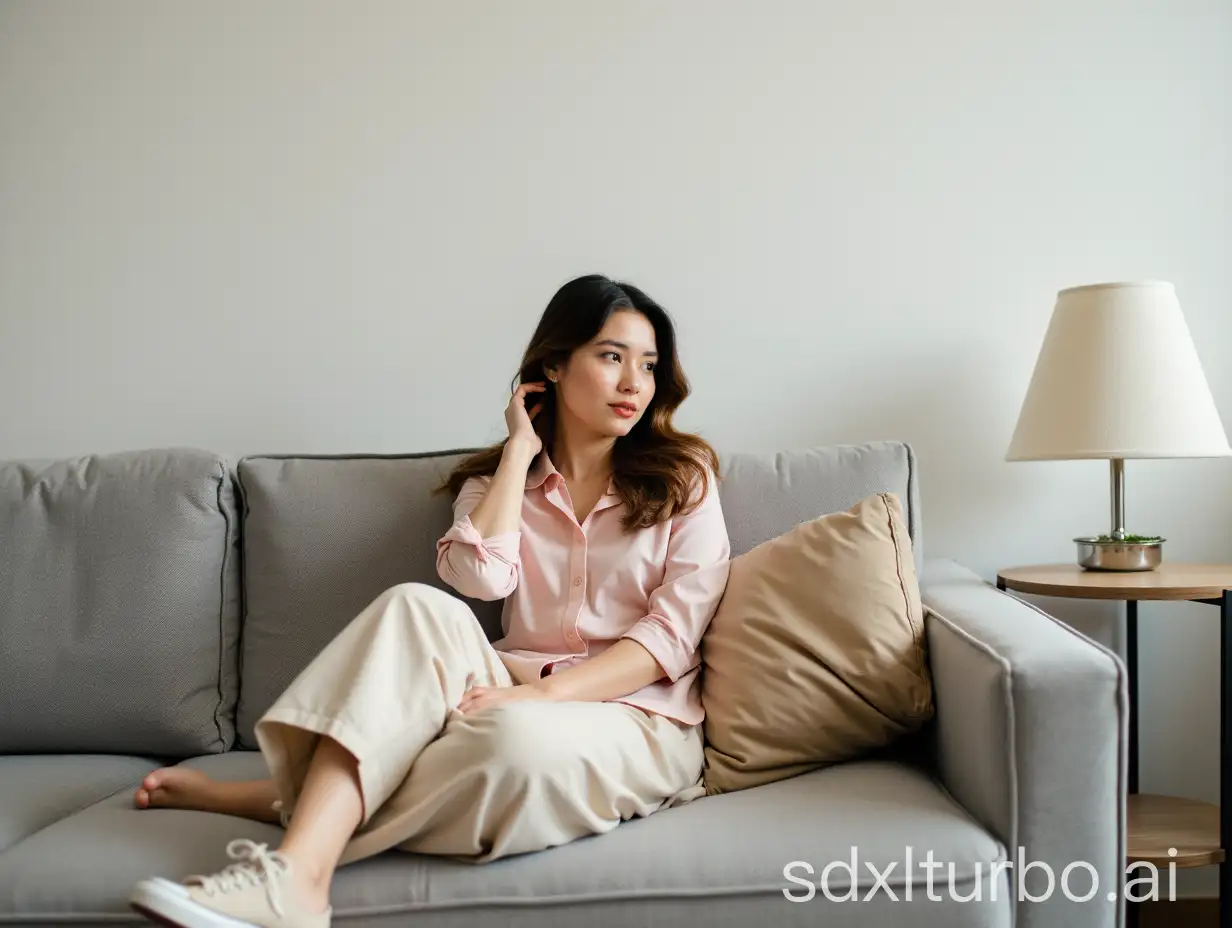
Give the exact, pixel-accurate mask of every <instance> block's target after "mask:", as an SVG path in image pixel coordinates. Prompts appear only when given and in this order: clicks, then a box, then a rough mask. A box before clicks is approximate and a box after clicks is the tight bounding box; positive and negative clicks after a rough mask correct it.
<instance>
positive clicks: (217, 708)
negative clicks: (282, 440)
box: [214, 463, 231, 751]
mask: <svg viewBox="0 0 1232 928" xmlns="http://www.w3.org/2000/svg"><path fill="white" fill-rule="evenodd" d="M218 466H219V468H220V469H221V471H222V473H221V474H220V475H219V477H218V484H217V486H216V487H215V488H214V502H215V504H216V505H217V506H218V514H219V515H221V516H222V523H223V539H222V568H221V570H220V571H219V577H218V676H217V683H218V702H216V703H215V704H214V729H215V731H217V732H218V745H219V749H220V750H223V751H225V750H226V749H227V739H226V738H225V737H224V736H223V733H222V711H223V703H224V702H225V701H226V696H225V694H224V692H223V683H222V681H223V673H224V671H225V667H224V664H225V661H226V653H227V637H226V609H227V566H228V565H229V564H230V563H231V519H230V518H229V517H228V516H227V511H226V509H225V508H224V506H223V499H222V487H223V481H224V480H226V478H227V468H226V466H225V465H223V464H221V463H220V464H219V465H218Z"/></svg>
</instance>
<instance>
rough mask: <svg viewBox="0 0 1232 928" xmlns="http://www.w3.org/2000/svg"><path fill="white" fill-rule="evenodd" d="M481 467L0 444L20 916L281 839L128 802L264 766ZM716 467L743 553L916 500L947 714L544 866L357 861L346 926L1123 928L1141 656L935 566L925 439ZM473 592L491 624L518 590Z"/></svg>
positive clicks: (424, 558) (420, 560) (49, 912)
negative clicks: (1133, 693) (885, 496)
mask: <svg viewBox="0 0 1232 928" xmlns="http://www.w3.org/2000/svg"><path fill="white" fill-rule="evenodd" d="M460 454H461V452H444V453H440V454H425V455H404V456H379V455H351V456H345V457H314V456H262V457H247V458H242V459H239V460H237V461H234V462H232V461H229V460H227V459H225V458H223V457H220V456H218V455H215V454H211V453H208V452H204V451H198V450H192V449H162V450H149V451H140V452H133V453H125V454H113V455H98V456H88V457H83V458H76V459H70V460H61V461H31V460H26V461H21V460H11V461H7V462H0V642H2V647H0V925H42V926H46V925H48V924H54V925H86V924H129V923H131V924H143V923H142V922H141V921H140V920H139V919H137V918H136V917H135V916H134V915H133V914H132V913H131V912H130V910H129V909H128V908H127V904H126V900H127V896H128V893H129V890H130V888H131V887H132V885H133V884H134V882H136V881H137V880H139V879H141V878H143V877H146V876H150V875H154V874H161V875H165V876H169V877H173V878H178V877H182V876H184V875H186V874H189V873H200V872H211V871H214V870H216V869H218V868H219V867H221V866H222V865H224V864H225V863H227V860H226V858H225V856H224V847H225V845H226V843H227V841H228V840H230V839H232V838H237V837H248V838H252V839H255V840H260V841H267V842H271V843H272V844H276V843H277V841H278V838H279V830H278V829H277V828H276V827H273V826H269V825H264V824H260V823H255V822H249V821H246V820H241V819H238V818H231V817H227V816H219V815H210V814H205V813H196V812H185V811H172V810H147V811H140V810H137V809H135V808H134V807H133V803H132V794H133V790H134V789H135V787H136V785H137V783H138V781H139V779H140V778H141V777H142V776H143V775H144V774H145V773H146V772H147V771H149V770H150V769H152V768H153V767H155V766H158V765H163V764H168V763H183V764H188V765H191V766H193V767H198V768H200V769H203V770H207V771H209V772H210V773H211V774H213V775H214V776H217V777H223V778H237V779H242V778H250V777H256V776H261V775H262V770H263V768H262V765H261V760H260V755H259V754H258V753H257V752H256V751H255V750H254V748H255V742H254V740H253V723H254V721H255V720H256V719H257V718H258V716H259V715H260V714H261V712H262V711H263V710H264V708H265V707H266V706H267V705H268V704H269V703H270V702H271V701H272V700H273V698H274V697H275V696H276V695H277V694H278V692H279V691H280V690H281V689H282V688H283V687H284V686H286V685H287V683H289V682H290V680H291V679H292V677H293V676H294V675H295V674H296V673H297V672H298V670H299V669H300V668H302V667H303V666H304V665H305V664H307V663H308V661H309V660H310V659H311V658H312V656H313V655H314V654H315V653H316V652H317V651H318V650H319V649H320V648H321V647H322V646H323V645H324V644H325V643H326V642H327V641H328V640H329V639H330V638H331V637H332V636H333V635H334V634H336V633H337V632H338V630H339V629H340V628H341V627H342V626H343V625H344V624H345V623H346V622H347V621H348V620H349V619H350V618H351V617H352V616H353V615H354V614H355V613H356V612H357V611H358V610H359V609H360V608H361V607H362V606H363V605H364V604H365V603H367V602H368V601H369V600H370V599H371V598H372V597H373V596H375V595H376V594H377V593H379V592H380V591H382V590H383V589H386V588H387V587H390V586H393V585H394V584H397V583H401V582H404V581H408V580H417V581H422V582H426V583H431V584H434V585H437V586H440V585H441V582H440V581H439V580H438V579H437V577H436V574H435V570H434V542H435V540H436V538H437V537H438V536H439V535H440V534H441V533H442V532H443V531H444V529H445V528H446V527H447V526H448V524H449V522H450V515H451V513H450V501H449V499H448V498H447V497H444V496H433V495H431V494H430V493H429V488H430V486H431V485H432V484H434V483H435V482H436V481H437V480H438V479H439V478H440V477H441V476H442V475H443V474H444V473H445V472H446V471H447V470H448V468H449V466H450V465H451V464H452V463H453V462H454V461H455V460H457V459H458V458H459V456H460ZM723 470H724V473H725V480H724V483H723V485H722V494H723V497H722V498H723V504H724V508H725V512H726V515H727V520H728V525H729V528H730V532H731V537H732V544H733V549H734V553H735V554H739V553H741V552H743V551H746V550H748V549H749V548H751V547H752V546H754V545H756V544H758V543H759V542H761V541H764V540H766V539H768V538H770V537H773V536H774V535H777V534H779V533H781V532H783V531H785V530H787V529H788V528H790V527H791V526H793V525H795V524H797V523H798V522H801V521H804V520H806V519H809V518H812V517H814V516H816V515H818V514H821V513H824V512H833V511H837V510H840V509H845V508H847V507H849V506H850V505H852V504H853V503H854V502H856V501H857V500H858V499H860V498H862V497H864V496H865V495H868V494H870V493H873V492H876V491H880V490H889V491H893V492H896V493H898V494H900V495H901V497H902V498H903V499H904V500H905V501H906V504H907V511H908V517H909V524H910V528H911V531H912V535H913V538H914V541H915V545H916V555H917V558H918V559H919V564H920V567H921V570H922V573H921V577H922V581H921V585H922V588H923V591H924V598H925V604H926V607H927V619H926V622H927V634H928V642H927V644H928V649H929V659H930V662H931V668H932V672H933V675H934V679H935V686H936V702H937V708H938V713H937V717H936V720H935V723H934V724H932V725H931V726H930V727H929V728H928V729H927V730H926V731H924V732H922V733H921V735H920V736H919V737H917V738H914V739H911V740H909V741H905V742H903V743H902V744H900V745H896V746H895V747H894V748H893V749H892V750H890V751H886V752H883V753H881V754H879V755H876V756H868V757H863V758H860V759H859V760H855V761H851V762H848V763H844V764H840V765H837V766H834V767H830V768H828V769H823V770H819V771H816V772H813V773H809V774H805V775H801V776H798V777H794V778H792V779H789V780H785V781H781V782H778V783H774V784H771V785H766V786H761V787H757V788H755V789H750V790H746V791H743V792H740V793H734V794H728V795H723V796H709V797H705V798H702V799H699V800H696V801H695V802H693V803H691V804H688V805H685V806H683V807H680V808H676V809H671V810H667V811H663V812H660V813H657V814H655V815H653V816H651V817H649V818H646V819H638V820H632V821H629V822H626V823H624V824H622V825H621V826H620V827H619V828H617V829H616V830H615V831H613V832H611V833H609V834H607V835H603V836H598V837H593V838H586V839H583V840H581V841H578V842H575V843H574V844H571V845H568V846H565V847H561V848H555V849H552V850H549V851H544V852H541V853H538V854H531V855H525V856H522V857H517V858H512V859H507V860H502V861H497V862H495V863H492V864H488V865H483V866H475V865H471V864H466V863H458V862H452V861H447V860H443V859H435V858H429V857H420V856H416V855H409V854H403V853H398V852H392V853H389V854H386V855H382V856H381V857H378V858H375V859H372V860H368V861H364V862H361V863H359V864H356V865H354V866H352V867H347V868H344V869H343V870H342V871H341V872H340V873H339V875H338V877H337V880H336V882H335V887H334V900H333V901H334V906H335V912H336V916H335V924H339V925H346V926H356V928H359V926H365V928H366V926H388V925H412V924H414V925H432V926H442V928H461V926H467V928H470V926H486V925H493V926H495V925H502V926H505V925H509V926H527V928H530V926H534V928H544V926H573V925H578V924H586V925H590V926H594V928H600V926H603V928H607V926H643V925H644V926H665V928H666V926H676V925H706V926H711V928H724V926H732V928H735V926H740V928H744V926H751V925H757V926H776V928H777V926H793V925H820V924H824V925H827V926H830V928H838V926H883V925H912V926H913V928H925V926H937V928H964V926H976V925H978V926H988V928H993V926H995V928H1008V926H1010V925H1012V924H1016V925H1018V926H1020V928H1045V926H1046V928H1064V926H1091V928H1094V926H1111V925H1114V924H1119V923H1120V911H1121V906H1120V904H1119V903H1117V902H1111V901H1109V900H1108V899H1107V892H1108V890H1109V889H1114V888H1116V887H1117V885H1118V880H1119V878H1120V874H1122V873H1123V866H1122V864H1121V861H1122V860H1123V855H1124V850H1125V838H1124V819H1125V807H1124V801H1123V793H1124V779H1125V769H1126V756H1125V750H1124V746H1123V745H1124V739H1123V737H1122V731H1123V728H1124V717H1125V712H1126V696H1125V682H1124V675H1123V670H1122V666H1121V664H1120V662H1119V661H1118V660H1117V659H1116V657H1115V656H1114V655H1112V654H1110V653H1109V652H1107V651H1105V650H1104V649H1102V648H1100V647H1099V646H1097V645H1095V644H1093V643H1092V642H1090V641H1088V640H1086V639H1084V638H1082V637H1080V636H1079V635H1077V634H1075V633H1074V632H1073V631H1071V630H1070V629H1068V628H1066V627H1065V626H1063V625H1061V624H1059V623H1058V622H1056V621H1054V620H1053V619H1052V618H1050V617H1049V616H1047V615H1045V614H1044V613H1042V612H1040V611H1038V610H1036V609H1034V608H1032V607H1031V606H1029V605H1026V604H1024V603H1022V602H1019V601H1018V600H1016V599H1014V598H1011V597H1010V596H1008V595H1006V594H1004V593H1001V592H998V591H997V590H996V589H995V588H993V587H992V586H990V585H989V584H987V583H985V582H984V581H983V580H981V579H980V578H979V577H977V576H976V575H975V574H973V573H971V572H970V571H968V570H966V569H964V568H963V567H961V566H959V565H958V564H955V563H953V562H949V561H944V560H924V558H923V556H922V555H923V545H922V535H921V520H920V509H919V497H918V472H917V467H916V460H915V457H914V455H913V453H912V451H911V448H910V447H909V446H907V445H905V444H902V443H897V442H884V443H873V444H868V445H860V446H842V447H831V448H820V449H812V450H806V451H800V452H793V453H784V454H777V455H749V454H727V455H725V456H724V458H723ZM472 605H473V606H474V608H475V610H476V612H477V613H478V615H479V616H480V619H481V621H483V622H484V623H485V627H487V628H488V629H489V631H490V632H492V633H494V632H495V631H496V629H497V627H498V608H499V604H495V603H473V604H472ZM1020 849H1021V850H1020ZM929 853H931V855H932V857H931V860H933V861H935V862H937V863H939V864H940V865H941V866H940V867H939V868H934V869H932V870H931V871H930V870H928V869H925V868H924V867H921V866H919V864H920V862H922V861H926V860H927V859H928V858H927V855H928V854H929ZM909 855H910V856H909ZM836 861H837V862H845V866H836V867H831V869H830V870H829V871H828V875H827V879H826V882H825V887H826V890H827V891H826V892H823V891H821V890H820V889H819V888H817V887H819V886H820V885H821V881H822V875H823V870H824V868H825V867H826V865H827V864H829V863H831V862H836ZM853 861H854V864H855V868H854V869H855V871H856V879H855V884H854V894H855V897H854V898H852V889H853V884H852V882H851V879H850V877H851V873H850V871H849V870H848V869H847V867H849V866H850V865H851V864H852V863H853ZM1025 861H1033V862H1037V866H1035V867H1034V869H1032V870H1031V871H1030V872H1029V873H1028V874H1027V876H1026V880H1025V885H1024V886H1023V889H1025V890H1027V891H1030V892H1031V893H1033V894H1035V895H1036V896H1040V895H1042V894H1044V892H1045V890H1046V889H1047V883H1048V879H1047V875H1046V874H1045V872H1044V869H1043V866H1044V865H1047V866H1048V867H1049V868H1051V871H1052V873H1053V876H1054V878H1056V879H1057V880H1058V881H1059V879H1060V876H1061V873H1062V871H1063V870H1064V869H1065V868H1066V866H1067V865H1069V864H1071V863H1073V862H1076V861H1078V862H1085V863H1086V864H1089V865H1090V866H1091V867H1092V868H1093V870H1094V871H1095V872H1096V873H1097V874H1098V879H1099V884H1098V891H1097V892H1096V893H1095V895H1094V897H1093V898H1092V899H1090V900H1089V901H1085V902H1077V901H1071V898H1070V897H1071V896H1074V895H1076V894H1085V893H1086V892H1087V891H1088V890H1089V889H1090V888H1091V881H1092V873H1091V871H1090V870H1086V869H1085V868H1084V869H1083V870H1081V871H1074V872H1070V873H1069V874H1068V877H1069V883H1068V885H1069V887H1070V894H1069V896H1067V895H1066V894H1065V893H1063V892H1062V890H1061V888H1060V885H1059V882H1058V885H1057V886H1056V889H1055V891H1054V892H1053V893H1052V895H1051V896H1050V897H1048V898H1047V899H1044V900H1042V901H1038V902H1029V901H1025V900H1020V897H1021V896H1022V895H1023V893H1022V891H1021V890H1020V884H1019V881H1018V879H1017V877H1018V873H1019V867H1020V865H1021V863H1023V862H1025ZM793 862H801V863H797V864H795V866H794V868H793V869H791V870H790V871H789V872H790V873H791V874H793V875H794V877H795V878H796V879H797V880H811V881H812V884H813V886H814V893H813V895H812V898H811V899H808V900H807V901H797V900H793V899H789V898H787V897H788V896H789V895H790V896H804V895H806V891H805V887H804V886H803V885H801V883H799V882H796V881H794V880H789V879H788V878H787V877H786V876H785V870H786V868H788V866H789V865H792V864H793ZM1006 863H1009V864H1010V866H1008V867H1007V866H1006ZM804 864H808V865H810V866H811V867H812V874H811V875H810V874H809V872H808V870H806V869H805V868H804V866H803V865H804ZM909 865H912V870H911V872H910V873H909V874H908V873H906V870H907V868H908V866H909ZM950 865H952V866H953V873H954V875H955V876H954V882H953V884H952V885H953V893H951V888H950V887H951V883H950V877H949V867H950ZM1079 866H1081V865H1079ZM871 868H875V869H876V871H877V874H884V879H883V880H882V882H881V884H880V885H878V877H877V876H875V875H874V873H873V872H872V869H871ZM930 873H931V875H932V877H931V878H932V886H933V895H934V899H932V900H930V899H929V898H928V894H927V890H928V885H929V884H928V882H927V881H928V879H929V876H930ZM874 887H876V890H877V891H876V892H875V894H872V895H871V897H870V891H871V890H872V889H874ZM977 892H978V894H979V896H980V898H979V899H976V900H973V901H966V902H963V901H959V900H958V899H957V898H956V896H955V895H954V894H961V895H963V896H967V895H971V894H974V893H977ZM891 894H892V895H891ZM908 896H910V901H908V898H907V897H908ZM829 897H833V898H829ZM994 897H995V898H994ZM938 900H939V901H938Z"/></svg>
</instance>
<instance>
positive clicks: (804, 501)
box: [720, 441, 923, 572]
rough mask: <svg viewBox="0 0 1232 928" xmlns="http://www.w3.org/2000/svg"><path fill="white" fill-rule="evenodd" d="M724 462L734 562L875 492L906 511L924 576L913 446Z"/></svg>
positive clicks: (808, 451) (837, 448)
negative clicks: (892, 499)
mask: <svg viewBox="0 0 1232 928" xmlns="http://www.w3.org/2000/svg"><path fill="white" fill-rule="evenodd" d="M720 463H721V467H722V472H723V482H722V484H721V490H720V498H721V499H722V501H723V515H724V516H725V517H726V519H727V533H728V535H730V536H731V546H732V557H733V558H734V557H738V556H740V555H741V554H744V553H745V552H746V551H751V550H752V549H753V548H755V547H757V545H759V544H761V543H762V542H763V541H769V540H770V539H771V538H777V537H778V536H779V535H782V534H783V533H784V532H787V531H789V530H791V529H792V528H794V527H795V526H797V525H800V524H801V523H803V522H808V521H811V520H812V519H816V518H817V517H818V516H822V515H826V514H827V513H832V512H846V511H847V510H848V509H850V508H851V507H852V506H854V505H855V504H856V503H858V502H860V500H862V499H865V498H867V497H869V496H872V495H873V494H875V493H893V494H895V495H896V496H897V497H898V498H899V500H900V502H901V505H902V507H903V509H904V512H903V519H904V521H905V522H906V525H907V531H908V533H909V534H910V536H911V543H912V553H913V561H914V562H915V567H916V570H917V572H918V571H919V569H920V567H921V565H922V563H923V560H922V558H923V555H922V550H923V540H922V538H921V532H920V500H919V477H918V474H917V471H916V460H915V454H914V452H913V450H912V448H911V446H910V445H908V444H906V443H904V442H901V441H875V442H868V443H866V444H859V445H831V446H827V447H818V448H805V449H801V450H798V451H780V452H775V453H769V454H750V453H739V454H724V455H720Z"/></svg>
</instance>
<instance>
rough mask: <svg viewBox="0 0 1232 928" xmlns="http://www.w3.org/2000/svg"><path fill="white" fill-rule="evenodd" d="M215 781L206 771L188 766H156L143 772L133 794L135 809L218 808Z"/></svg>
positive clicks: (202, 809) (207, 809) (204, 809)
mask: <svg viewBox="0 0 1232 928" xmlns="http://www.w3.org/2000/svg"><path fill="white" fill-rule="evenodd" d="M218 792H219V790H218V783H217V782H216V781H215V780H214V779H213V778H212V777H211V776H210V775H209V774H207V773H204V772H202V771H200V770H193V769H192V768H191V767H160V768H159V769H158V770H155V771H153V772H152V773H148V774H146V778H145V779H144V780H142V781H141V786H139V787H138V788H137V793H136V795H135V796H134V797H133V801H134V802H135V803H136V806H137V808H138V809H198V810H200V811H203V812H213V811H215V810H216V809H217V808H218V798H219V796H218Z"/></svg>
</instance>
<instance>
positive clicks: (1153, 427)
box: [1006, 281, 1232, 461]
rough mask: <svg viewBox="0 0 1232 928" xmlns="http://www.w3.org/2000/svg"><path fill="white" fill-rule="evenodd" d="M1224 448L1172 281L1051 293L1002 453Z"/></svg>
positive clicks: (1160, 454)
mask: <svg viewBox="0 0 1232 928" xmlns="http://www.w3.org/2000/svg"><path fill="white" fill-rule="evenodd" d="M1230 454H1232V448H1230V447H1229V446H1228V439H1227V436H1226V435H1225V433H1224V429H1223V424H1222V423H1221V422H1220V419H1219V412H1218V410H1217V409H1216V408H1215V400H1214V397H1212V396H1211V391H1210V387H1209V386H1208V385H1207V382H1206V375H1205V374H1203V372H1202V365H1201V363H1200V362H1199V360H1198V353H1197V350H1196V349H1195V348H1194V343H1193V338H1192V337H1191V336H1190V334H1189V328H1188V326H1186V324H1185V317H1184V315H1183V314H1182V313H1181V305H1180V302H1179V301H1178V300H1177V296H1176V289H1175V288H1174V287H1173V286H1172V284H1170V283H1166V282H1163V281H1144V282H1133V283H1106V284H1091V285H1088V286H1084V287H1071V288H1069V289H1067V290H1062V291H1060V293H1058V294H1057V302H1056V306H1055V307H1054V308H1053V312H1052V319H1051V320H1050V321H1049V323H1048V331H1047V333H1046V334H1045V336H1044V344H1043V346H1042V347H1041V348H1040V353H1039V357H1038V358H1037V359H1036V362H1035V371H1034V372H1033V373H1032V375H1031V382H1030V385H1029V386H1028V388H1027V395H1026V398H1025V399H1024V400H1023V404H1022V411H1021V412H1020V413H1019V416H1018V424H1017V426H1016V427H1015V429H1014V435H1013V438H1012V439H1011V440H1010V447H1009V451H1008V452H1007V454H1006V460H1009V461H1043V460H1066V459H1076V458H1109V459H1111V458H1184V457H1215V456H1219V455H1230Z"/></svg>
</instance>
